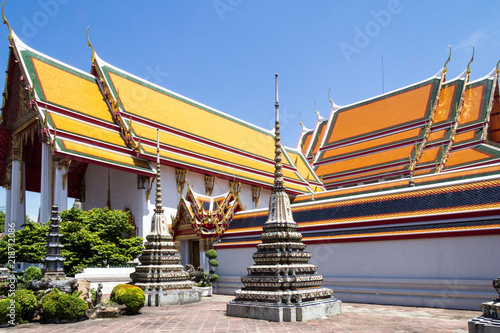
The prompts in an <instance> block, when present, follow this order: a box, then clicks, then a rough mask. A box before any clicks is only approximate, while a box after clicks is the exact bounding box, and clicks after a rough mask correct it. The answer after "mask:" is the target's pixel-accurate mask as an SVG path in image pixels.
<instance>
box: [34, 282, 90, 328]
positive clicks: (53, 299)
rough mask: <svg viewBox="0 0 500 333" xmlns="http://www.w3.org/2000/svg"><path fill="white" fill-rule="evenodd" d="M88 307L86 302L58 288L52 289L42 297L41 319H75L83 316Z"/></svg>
mask: <svg viewBox="0 0 500 333" xmlns="http://www.w3.org/2000/svg"><path fill="white" fill-rule="evenodd" d="M88 308H89V306H88V304H87V302H85V301H84V300H83V299H80V298H78V297H76V296H72V295H66V294H63V293H62V292H60V291H59V290H57V289H56V290H54V291H51V292H50V293H48V294H47V295H45V296H43V298H42V316H41V319H42V320H43V321H53V320H55V319H59V320H67V321H76V320H80V319H82V318H83V317H84V316H85V311H87V310H88Z"/></svg>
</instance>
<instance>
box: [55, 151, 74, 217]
mask: <svg viewBox="0 0 500 333" xmlns="http://www.w3.org/2000/svg"><path fill="white" fill-rule="evenodd" d="M54 163H56V164H55V166H54V205H57V207H58V208H59V211H60V212H62V211H63V210H65V209H68V171H69V166H70V164H71V160H68V159H65V158H63V159H58V160H54Z"/></svg>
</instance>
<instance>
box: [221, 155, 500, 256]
mask: <svg viewBox="0 0 500 333" xmlns="http://www.w3.org/2000/svg"><path fill="white" fill-rule="evenodd" d="M482 171H484V172H483V174H482V175H481V177H478V178H469V179H464V178H465V177H467V176H468V175H467V174H466V173H465V171H455V172H450V173H449V174H448V176H450V175H451V174H454V175H453V177H452V178H451V177H444V176H445V174H444V173H443V174H439V175H438V176H435V175H433V176H430V175H429V176H425V177H421V178H420V179H425V178H434V179H426V181H427V182H423V181H422V182H419V183H417V185H416V186H415V187H409V186H408V185H407V184H406V186H404V187H403V186H402V187H397V185H398V184H392V185H393V187H388V186H386V187H385V188H381V189H380V188H379V189H378V191H374V189H373V188H372V189H371V190H372V191H367V192H365V193H357V192H355V189H354V188H352V189H350V192H347V191H348V190H347V189H345V190H343V191H344V193H338V195H337V196H330V197H328V198H317V199H316V200H314V201H311V200H307V201H300V200H297V199H296V200H295V202H294V203H293V204H292V206H291V208H292V212H293V216H294V219H295V221H296V222H297V224H298V225H299V232H301V233H302V235H303V240H304V243H306V244H308V243H309V244H311V243H316V242H320V243H321V242H328V243H331V242H351V241H375V240H390V239H407V238H429V237H431V238H432V237H453V236H464V235H483V234H500V220H499V219H498V214H499V213H500V199H499V196H498V193H499V191H500V178H499V176H498V171H500V166H499V165H497V166H496V167H490V168H484V170H482ZM469 175H470V171H469ZM436 177H438V178H440V179H439V180H440V181H441V182H436ZM399 182H401V181H399ZM406 183H407V182H406ZM370 186H372V187H373V186H375V185H370ZM325 193H327V192H325ZM318 199H321V200H318ZM267 214H268V212H267V210H266V209H258V210H251V211H244V212H240V213H237V214H236V215H235V216H234V218H233V221H232V222H231V224H230V225H229V228H228V229H227V230H226V232H225V234H224V236H223V237H222V240H221V242H220V243H218V245H217V247H218V248H232V247H253V246H255V244H256V243H258V242H259V241H260V240H259V237H260V232H261V229H262V225H263V224H264V223H265V222H266V219H267Z"/></svg>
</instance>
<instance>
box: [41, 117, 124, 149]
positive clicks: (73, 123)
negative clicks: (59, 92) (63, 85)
mask: <svg viewBox="0 0 500 333" xmlns="http://www.w3.org/2000/svg"><path fill="white" fill-rule="evenodd" d="M50 117H51V119H52V122H53V123H54V126H55V127H56V128H57V129H58V130H62V131H66V132H69V133H73V134H78V135H82V136H87V137H92V138H93V139H96V140H99V141H103V142H107V143H112V144H115V145H117V146H120V147H127V146H126V145H125V142H124V141H123V139H122V137H121V136H120V134H119V132H117V131H114V130H110V129H107V128H103V127H99V126H95V125H91V124H89V123H85V122H83V121H81V120H76V119H72V118H68V117H66V116H62V115H59V114H56V113H50Z"/></svg>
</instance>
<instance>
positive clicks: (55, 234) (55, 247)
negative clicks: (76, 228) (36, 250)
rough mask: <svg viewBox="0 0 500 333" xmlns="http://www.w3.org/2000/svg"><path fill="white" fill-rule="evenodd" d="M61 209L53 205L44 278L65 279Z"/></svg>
mask: <svg viewBox="0 0 500 333" xmlns="http://www.w3.org/2000/svg"><path fill="white" fill-rule="evenodd" d="M59 220H60V218H59V208H58V206H57V205H52V216H51V218H50V231H49V233H48V235H47V236H48V242H47V255H46V256H45V258H44V261H45V269H44V272H43V273H44V276H49V277H51V278H65V277H66V274H65V273H64V258H63V256H62V255H61V249H62V248H63V247H64V246H63V245H62V244H61V241H60V238H61V234H60V233H59V229H60V228H61V226H60V225H59Z"/></svg>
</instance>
